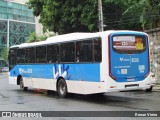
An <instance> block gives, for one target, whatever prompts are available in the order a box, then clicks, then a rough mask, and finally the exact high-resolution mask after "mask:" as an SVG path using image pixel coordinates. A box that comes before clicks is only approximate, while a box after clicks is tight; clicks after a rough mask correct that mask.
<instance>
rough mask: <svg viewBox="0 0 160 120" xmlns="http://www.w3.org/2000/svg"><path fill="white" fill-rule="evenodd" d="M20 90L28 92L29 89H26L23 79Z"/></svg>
mask: <svg viewBox="0 0 160 120" xmlns="http://www.w3.org/2000/svg"><path fill="white" fill-rule="evenodd" d="M20 89H21V90H23V91H27V90H28V87H24V81H23V79H22V78H21V79H20Z"/></svg>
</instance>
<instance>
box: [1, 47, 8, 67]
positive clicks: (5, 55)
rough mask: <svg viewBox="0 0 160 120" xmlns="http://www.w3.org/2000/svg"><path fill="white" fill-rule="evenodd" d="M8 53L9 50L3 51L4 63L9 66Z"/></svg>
mask: <svg viewBox="0 0 160 120" xmlns="http://www.w3.org/2000/svg"><path fill="white" fill-rule="evenodd" d="M8 52H9V48H7V47H5V48H4V49H3V50H2V54H1V55H2V58H3V60H4V63H5V64H8Z"/></svg>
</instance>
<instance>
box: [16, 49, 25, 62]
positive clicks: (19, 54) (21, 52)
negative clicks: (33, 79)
mask: <svg viewBox="0 0 160 120" xmlns="http://www.w3.org/2000/svg"><path fill="white" fill-rule="evenodd" d="M17 63H25V49H18V50H17Z"/></svg>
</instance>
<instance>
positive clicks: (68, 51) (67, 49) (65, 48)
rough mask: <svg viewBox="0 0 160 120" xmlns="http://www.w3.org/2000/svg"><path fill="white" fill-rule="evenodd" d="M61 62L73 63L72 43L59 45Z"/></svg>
mask: <svg viewBox="0 0 160 120" xmlns="http://www.w3.org/2000/svg"><path fill="white" fill-rule="evenodd" d="M60 51H61V54H60V56H61V62H74V61H75V45H74V42H70V43H62V44H61V50H60Z"/></svg>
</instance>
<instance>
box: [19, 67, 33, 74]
mask: <svg viewBox="0 0 160 120" xmlns="http://www.w3.org/2000/svg"><path fill="white" fill-rule="evenodd" d="M19 73H20V74H22V73H27V74H31V73H32V69H27V70H24V69H23V68H19Z"/></svg>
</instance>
